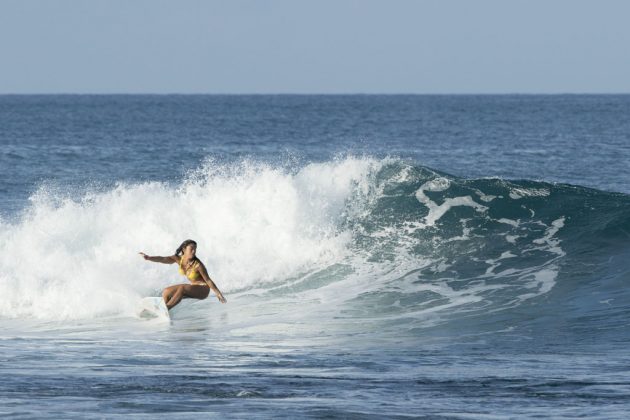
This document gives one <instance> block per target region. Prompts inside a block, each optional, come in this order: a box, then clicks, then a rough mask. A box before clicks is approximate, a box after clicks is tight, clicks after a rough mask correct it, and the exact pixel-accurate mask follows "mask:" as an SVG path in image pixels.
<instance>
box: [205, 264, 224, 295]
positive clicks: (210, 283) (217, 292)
mask: <svg viewBox="0 0 630 420" xmlns="http://www.w3.org/2000/svg"><path fill="white" fill-rule="evenodd" d="M198 270H199V273H201V277H203V281H205V282H206V284H207V285H208V287H210V290H212V291H213V292H214V294H215V295H217V298H218V299H219V302H221V303H226V302H227V300H225V298H224V297H223V293H221V291H220V290H219V288H218V287H217V285H216V284H214V282H213V281H212V279H211V278H210V276H209V275H208V270H206V266H205V265H203V264H199V269H198Z"/></svg>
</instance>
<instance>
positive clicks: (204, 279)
mask: <svg viewBox="0 0 630 420" xmlns="http://www.w3.org/2000/svg"><path fill="white" fill-rule="evenodd" d="M196 253H197V243H196V242H195V241H193V240H192V239H187V240H185V241H184V242H182V244H181V245H180V246H179V248H177V250H176V251H175V255H171V256H170V257H150V256H148V255H147V254H145V253H144V252H140V255H142V257H143V258H144V259H145V260H148V261H153V262H159V263H162V264H176V263H177V264H179V272H180V274H182V275H183V276H186V277H187V278H188V280H190V282H191V283H192V284H176V285H174V286H169V287H167V288H166V289H164V291H163V292H162V298H163V299H164V303H165V304H166V307H167V308H168V309H171V308H173V307H174V306H175V305H177V304H178V303H179V302H180V301H181V300H182V299H183V298H193V299H205V298H207V297H208V294H209V293H210V289H212V291H213V292H214V294H215V295H217V298H218V299H219V302H221V303H225V302H227V301H226V300H225V298H224V297H223V294H222V293H221V291H220V290H219V288H218V287H217V286H216V284H214V282H213V281H212V279H211V278H210V276H209V275H208V271H207V270H206V266H205V265H203V263H202V262H201V261H199V259H198V258H197V256H196Z"/></svg>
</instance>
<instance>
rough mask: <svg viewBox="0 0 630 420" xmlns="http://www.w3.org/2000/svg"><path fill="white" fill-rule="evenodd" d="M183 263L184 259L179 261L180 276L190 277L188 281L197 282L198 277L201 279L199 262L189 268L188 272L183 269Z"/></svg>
mask: <svg viewBox="0 0 630 420" xmlns="http://www.w3.org/2000/svg"><path fill="white" fill-rule="evenodd" d="M182 261H184V258H183V257H181V258H180V259H179V274H181V275H182V276H186V277H188V280H197V277H199V271H198V270H197V268H198V267H199V261H195V262H194V263H193V264H192V266H191V267H189V268H188V272H186V270H184V267H182Z"/></svg>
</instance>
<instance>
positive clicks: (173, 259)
mask: <svg viewBox="0 0 630 420" xmlns="http://www.w3.org/2000/svg"><path fill="white" fill-rule="evenodd" d="M139 254H140V255H142V258H144V259H145V260H147V261H153V262H159V263H162V264H175V263H176V262H177V257H176V256H175V255H171V256H170V257H149V256H148V255H147V254H145V253H144V252H139Z"/></svg>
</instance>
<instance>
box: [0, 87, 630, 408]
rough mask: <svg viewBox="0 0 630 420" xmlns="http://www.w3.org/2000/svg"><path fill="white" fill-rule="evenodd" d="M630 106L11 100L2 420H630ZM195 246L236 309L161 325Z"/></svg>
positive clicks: (0, 110)
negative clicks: (186, 255) (162, 302)
mask: <svg viewBox="0 0 630 420" xmlns="http://www.w3.org/2000/svg"><path fill="white" fill-rule="evenodd" d="M628 115H630V95H585V96H582V95H555V96H545V95H526V96H522V95H504V96H483V95H482V96H474V95H473V96H372V95H367V96H363V95H356V96H342V95H340V96H334V95H331V96H309V95H306V96H284V95H280V96H273V95H258V96H204V95H199V96H185V95H184V96H178V95H162V96H160V95H158V96H151V95H147V96H137V95H113V96H90V95H86V96H73V95H52V96H0V296H1V297H2V305H0V376H1V377H2V380H1V381H0V416H2V417H8V418H12V417H13V418H31V417H37V418H41V417H52V418H83V417H85V416H89V417H97V418H117V417H123V416H125V417H126V416H128V415H130V414H132V415H135V416H138V417H146V418H153V417H155V416H156V415H158V414H167V415H169V416H175V417H179V418H193V417H195V418H197V417H198V416H199V415H204V416H213V417H217V418H251V417H254V418H304V417H306V418H408V417H413V418H424V417H427V418H534V417H536V418H539V417H552V418H563V417H566V418H576V417H586V418H606V419H608V418H626V417H627V415H628V412H629V411H630V356H629V353H628V345H629V344H630V321H629V319H630V289H629V288H628V285H629V282H630V258H629V257H630V195H629V194H630V171H629V170H628V168H629V167H630V119H628ZM187 238H192V239H195V240H196V241H197V242H198V256H199V257H200V258H201V259H202V260H203V261H204V262H205V263H206V265H207V267H208V269H209V272H210V274H211V276H212V277H213V279H214V280H215V282H216V283H217V285H218V286H219V287H220V289H221V290H222V291H223V293H224V294H225V296H226V298H227V300H228V303H227V304H225V305H222V304H220V303H219V302H218V301H217V299H216V297H215V296H213V295H211V296H210V297H209V298H208V299H206V300H204V301H193V300H184V301H183V302H182V303H181V304H180V305H179V306H178V307H176V308H175V309H174V310H173V311H172V314H171V315H172V321H171V322H163V321H159V320H146V319H141V318H138V317H137V315H136V307H137V304H138V302H139V301H140V299H141V298H142V297H144V296H157V295H159V294H160V292H161V290H162V289H163V288H164V287H166V286H168V285H171V284H175V283H180V282H182V281H183V280H184V278H183V277H181V276H179V274H178V273H177V269H176V267H175V266H169V265H162V264H154V263H149V262H146V261H144V260H143V259H142V258H141V257H140V256H139V255H138V252H140V251H144V252H146V253H147V254H150V255H171V254H172V253H173V251H174V250H175V248H176V247H177V246H178V245H179V243H180V242H181V241H183V240H184V239H187Z"/></svg>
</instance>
